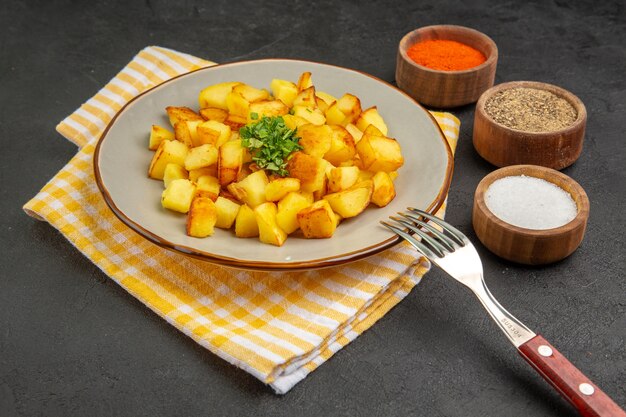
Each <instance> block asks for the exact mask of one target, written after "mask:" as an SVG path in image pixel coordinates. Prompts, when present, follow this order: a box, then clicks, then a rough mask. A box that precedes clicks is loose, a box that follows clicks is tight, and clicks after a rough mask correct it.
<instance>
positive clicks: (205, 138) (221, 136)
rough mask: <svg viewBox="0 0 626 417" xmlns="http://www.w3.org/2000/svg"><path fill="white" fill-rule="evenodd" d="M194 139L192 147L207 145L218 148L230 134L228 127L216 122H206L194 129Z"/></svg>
mask: <svg viewBox="0 0 626 417" xmlns="http://www.w3.org/2000/svg"><path fill="white" fill-rule="evenodd" d="M196 132H197V134H196V139H195V140H194V144H193V146H200V145H205V144H207V143H209V144H211V145H213V146H215V147H216V148H219V147H220V146H222V144H223V143H225V142H227V141H228V140H229V139H230V137H231V134H232V131H231V129H230V126H228V125H225V124H224V123H222V122H218V121H217V120H207V121H206V122H203V123H200V124H199V125H198V126H197V128H196Z"/></svg>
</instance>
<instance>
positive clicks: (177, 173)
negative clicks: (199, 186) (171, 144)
mask: <svg viewBox="0 0 626 417" xmlns="http://www.w3.org/2000/svg"><path fill="white" fill-rule="evenodd" d="M187 178H189V173H188V172H187V170H186V169H185V168H183V167H181V166H180V165H178V164H167V165H166V166H165V171H163V185H165V188H167V186H168V185H170V182H172V181H173V180H181V179H183V180H186V179H187Z"/></svg>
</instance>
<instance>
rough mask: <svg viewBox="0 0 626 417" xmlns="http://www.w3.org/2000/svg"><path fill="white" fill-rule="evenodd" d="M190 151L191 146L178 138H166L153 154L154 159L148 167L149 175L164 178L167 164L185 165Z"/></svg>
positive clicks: (158, 178) (159, 178)
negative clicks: (177, 139)
mask: <svg viewBox="0 0 626 417" xmlns="http://www.w3.org/2000/svg"><path fill="white" fill-rule="evenodd" d="M188 152H189V148H187V145H185V144H184V143H182V142H178V141H176V140H164V141H163V142H161V144H160V145H159V147H158V148H157V150H156V152H155V153H154V155H153V156H152V161H151V162H150V167H149V168H148V176H149V177H150V178H154V179H157V180H162V179H163V174H164V173H165V167H167V164H177V165H180V166H184V165H185V158H186V157H187V153H188Z"/></svg>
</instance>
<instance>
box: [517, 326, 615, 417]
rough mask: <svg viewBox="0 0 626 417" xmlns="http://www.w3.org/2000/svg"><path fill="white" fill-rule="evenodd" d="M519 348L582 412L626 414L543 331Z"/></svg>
mask: <svg viewBox="0 0 626 417" xmlns="http://www.w3.org/2000/svg"><path fill="white" fill-rule="evenodd" d="M517 349H518V351H519V353H520V354H521V355H522V356H523V357H524V359H526V361H527V362H528V363H530V364H531V365H532V366H533V368H535V370H536V371H537V372H539V374H540V375H541V376H542V377H543V378H544V379H545V380H546V381H548V382H549V383H550V384H552V386H554V387H555V388H556V389H557V390H558V391H559V392H560V393H561V395H563V396H564V397H565V398H566V399H568V400H569V401H570V402H571V403H572V404H573V405H574V407H576V408H577V409H578V411H579V412H580V414H581V415H582V416H585V417H587V416H589V417H591V416H593V417H600V416H602V417H604V416H611V417H626V412H624V410H622V409H621V408H620V407H619V406H618V405H617V404H616V403H615V402H614V401H613V400H612V399H611V398H610V397H609V396H608V395H606V394H605V393H604V392H603V391H602V390H600V388H598V387H597V386H596V385H595V384H594V383H593V382H591V381H590V380H589V378H587V377H586V376H585V375H584V374H583V373H582V372H580V371H579V370H578V368H576V367H575V366H574V365H572V363H571V362H570V361H568V360H567V359H566V358H565V356H563V355H561V353H560V352H559V351H558V350H556V349H555V348H554V346H552V345H551V344H550V343H548V341H547V340H546V339H544V338H543V337H542V336H541V335H537V336H535V337H533V338H532V339H530V340H529V341H528V342H526V343H524V344H523V345H521V346H519V347H518V348H517Z"/></svg>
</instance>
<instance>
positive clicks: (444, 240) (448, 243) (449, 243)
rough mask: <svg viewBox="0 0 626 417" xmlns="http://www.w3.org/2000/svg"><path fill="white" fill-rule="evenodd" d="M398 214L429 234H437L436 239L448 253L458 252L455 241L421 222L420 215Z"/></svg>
mask: <svg viewBox="0 0 626 417" xmlns="http://www.w3.org/2000/svg"><path fill="white" fill-rule="evenodd" d="M398 214H399V215H400V216H402V217H405V218H407V219H409V220H410V221H411V222H412V223H415V224H417V225H418V226H421V227H422V228H423V229H426V230H428V231H429V232H431V233H433V234H435V235H436V237H437V238H439V239H440V241H439V243H441V244H442V245H443V246H445V247H446V249H447V250H448V251H450V252H454V251H455V250H456V248H455V246H454V245H455V244H456V242H455V241H454V240H452V239H450V238H449V237H448V236H446V235H444V234H442V233H441V231H440V230H437V229H435V228H434V227H433V226H431V225H430V224H428V223H426V222H424V221H422V220H420V218H419V216H418V215H416V214H413V213H398ZM392 218H393V217H392Z"/></svg>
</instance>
